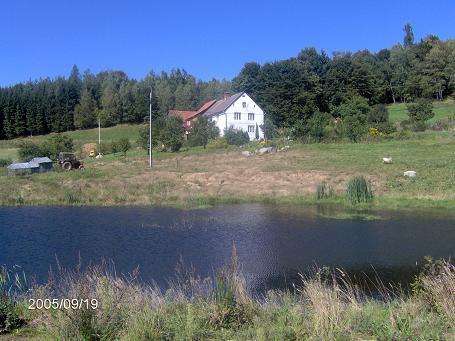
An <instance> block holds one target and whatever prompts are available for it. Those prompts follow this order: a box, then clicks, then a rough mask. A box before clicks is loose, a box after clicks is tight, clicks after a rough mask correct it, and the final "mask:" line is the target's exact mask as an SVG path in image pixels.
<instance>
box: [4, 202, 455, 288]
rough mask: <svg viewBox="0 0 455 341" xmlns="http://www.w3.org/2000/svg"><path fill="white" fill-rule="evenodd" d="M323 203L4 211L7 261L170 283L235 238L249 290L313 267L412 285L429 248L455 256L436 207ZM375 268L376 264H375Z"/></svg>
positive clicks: (224, 254) (210, 262)
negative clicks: (344, 215)
mask: <svg viewBox="0 0 455 341" xmlns="http://www.w3.org/2000/svg"><path fill="white" fill-rule="evenodd" d="M333 210H336V208H335V209H334V208H330V207H326V206H319V207H318V206H312V207H302V206H287V207H284V206H266V205H235V206H227V207H217V208H212V209H207V210H190V211H185V210H177V209H172V208H96V207H78V208H55V207H54V208H53V207H51V208H47V207H23V208H0V263H1V264H8V265H13V264H18V265H20V266H22V268H23V269H24V270H25V271H26V272H27V273H29V274H31V273H32V274H35V275H36V278H37V280H38V281H40V282H43V281H45V280H46V277H47V272H48V270H49V266H51V265H55V260H56V257H57V258H58V259H59V262H60V263H61V264H62V265H64V266H66V267H72V266H74V264H76V263H77V261H78V259H79V256H80V257H81V258H82V259H83V260H84V261H85V262H86V263H88V262H95V263H96V262H99V261H101V260H102V259H111V260H112V261H113V262H114V263H115V266H116V268H117V271H119V272H130V271H132V270H133V269H134V268H136V267H137V266H139V269H140V273H141V278H142V279H143V280H144V281H151V280H152V279H154V280H155V281H156V282H157V283H158V284H159V285H163V286H164V285H165V284H166V279H168V278H170V277H171V276H173V274H174V270H175V266H176V264H177V263H178V261H179V258H180V257H182V258H183V259H184V261H185V263H187V264H192V266H193V267H194V268H195V270H196V271H197V273H198V274H199V275H201V276H209V275H212V274H213V273H214V271H215V270H216V269H217V268H219V267H220V266H222V265H223V264H225V263H226V262H228V261H229V259H230V257H231V251H232V245H233V243H235V245H236V248H237V253H238V256H239V259H240V261H241V262H242V267H243V271H244V273H245V276H246V277H247V280H248V283H249V285H250V286H251V288H253V289H256V290H261V291H262V290H265V289H269V288H277V287H279V288H283V287H284V286H290V285H291V283H292V282H296V281H299V278H298V276H297V273H298V272H299V271H302V272H305V271H308V269H310V268H312V267H314V266H315V265H319V266H322V265H327V266H331V267H342V268H344V269H346V270H347V271H348V272H350V273H351V274H359V273H362V272H367V273H368V274H369V275H370V276H373V275H374V274H375V271H376V272H377V274H378V275H380V277H381V278H382V279H383V280H384V281H385V282H389V281H393V282H402V283H407V282H408V281H409V280H410V278H412V275H413V274H414V273H415V271H416V269H417V268H416V262H417V263H419V262H420V261H421V260H422V259H423V257H424V256H425V255H431V256H433V257H435V258H437V257H446V258H447V257H450V256H452V255H453V254H454V251H455V250H454V248H455V247H454V245H455V228H454V226H455V224H454V222H455V219H454V218H453V217H445V218H444V217H441V216H439V215H434V214H431V213H429V212H424V213H421V214H419V213H416V212H413V213H412V214H411V213H394V212H380V213H377V212H376V213H375V214H376V215H378V214H379V215H380V216H381V217H382V218H383V219H381V220H367V221H365V220H359V219H344V220H340V219H327V218H321V214H322V215H324V216H327V215H333V214H334V213H337V212H333ZM373 267H374V269H375V270H373Z"/></svg>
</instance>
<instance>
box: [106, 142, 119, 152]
mask: <svg viewBox="0 0 455 341" xmlns="http://www.w3.org/2000/svg"><path fill="white" fill-rule="evenodd" d="M109 147H110V151H111V153H112V154H116V153H118V152H119V151H120V147H119V145H118V142H117V141H112V142H111V144H110V146H109Z"/></svg>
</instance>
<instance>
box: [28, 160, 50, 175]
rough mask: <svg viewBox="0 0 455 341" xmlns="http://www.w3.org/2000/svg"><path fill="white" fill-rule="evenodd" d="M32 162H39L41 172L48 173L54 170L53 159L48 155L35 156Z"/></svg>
mask: <svg viewBox="0 0 455 341" xmlns="http://www.w3.org/2000/svg"><path fill="white" fill-rule="evenodd" d="M30 162H33V163H37V164H38V165H39V172H40V173H46V172H50V171H52V160H51V159H49V158H48V157H34V158H33V159H31V160H30Z"/></svg>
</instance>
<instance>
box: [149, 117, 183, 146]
mask: <svg viewBox="0 0 455 341" xmlns="http://www.w3.org/2000/svg"><path fill="white" fill-rule="evenodd" d="M184 133H185V129H184V128H183V120H182V118H181V117H179V116H174V115H172V116H168V117H166V118H165V119H164V122H163V123H162V128H160V129H158V132H157V135H158V136H157V137H158V140H159V141H161V142H162V143H163V144H164V147H165V148H166V150H169V151H171V152H178V151H179V150H180V148H182V145H183V141H184V137H183V136H184ZM152 139H153V136H152Z"/></svg>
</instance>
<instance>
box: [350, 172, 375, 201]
mask: <svg viewBox="0 0 455 341" xmlns="http://www.w3.org/2000/svg"><path fill="white" fill-rule="evenodd" d="M346 197H347V199H348V200H349V201H350V202H351V203H352V204H353V205H355V204H358V203H362V202H370V201H371V200H373V191H372V190H371V186H370V184H369V183H368V182H367V181H366V179H365V178H364V177H363V176H355V177H353V178H351V179H350V180H349V182H348V185H347V188H346Z"/></svg>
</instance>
